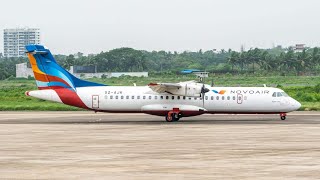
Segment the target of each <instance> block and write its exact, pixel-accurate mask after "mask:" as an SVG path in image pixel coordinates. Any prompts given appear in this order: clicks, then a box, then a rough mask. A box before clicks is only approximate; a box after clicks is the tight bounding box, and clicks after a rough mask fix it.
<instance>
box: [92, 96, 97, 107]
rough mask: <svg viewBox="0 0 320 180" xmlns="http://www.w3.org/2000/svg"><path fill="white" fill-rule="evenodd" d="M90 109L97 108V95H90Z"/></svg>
mask: <svg viewBox="0 0 320 180" xmlns="http://www.w3.org/2000/svg"><path fill="white" fill-rule="evenodd" d="M92 109H99V95H92Z"/></svg>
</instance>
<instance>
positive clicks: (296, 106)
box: [293, 100, 301, 111]
mask: <svg viewBox="0 0 320 180" xmlns="http://www.w3.org/2000/svg"><path fill="white" fill-rule="evenodd" d="M300 107H301V103H299V102H298V101H296V100H293V108H294V111H296V110H298V109H300Z"/></svg>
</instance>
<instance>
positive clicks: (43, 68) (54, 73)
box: [26, 45, 105, 91]
mask: <svg viewBox="0 0 320 180" xmlns="http://www.w3.org/2000/svg"><path fill="white" fill-rule="evenodd" d="M26 49H27V54H28V58H29V60H30V64H31V67H32V71H33V73H34V77H35V79H36V83H37V86H38V88H39V89H58V88H68V89H71V90H74V91H75V90H76V88H77V87H87V86H105V85H103V84H98V83H93V82H88V81H84V80H81V79H78V78H76V77H75V76H73V75H72V74H71V73H69V72H68V71H66V70H65V69H64V68H62V67H61V66H59V64H58V63H57V62H56V60H55V59H54V57H53V56H52V54H51V53H50V51H49V49H46V48H45V47H44V46H41V45H27V46H26Z"/></svg>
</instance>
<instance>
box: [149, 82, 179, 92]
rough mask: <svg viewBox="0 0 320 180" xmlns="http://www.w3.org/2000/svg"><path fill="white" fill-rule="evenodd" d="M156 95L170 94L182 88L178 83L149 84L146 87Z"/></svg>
mask: <svg viewBox="0 0 320 180" xmlns="http://www.w3.org/2000/svg"><path fill="white" fill-rule="evenodd" d="M148 86H149V87H150V88H151V89H152V90H153V91H155V92H157V93H164V92H169V93H170V92H171V91H174V90H178V89H180V88H181V87H182V86H181V85H180V84H178V83H150V84H149V85H148Z"/></svg>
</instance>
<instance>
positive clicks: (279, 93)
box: [272, 92, 289, 97]
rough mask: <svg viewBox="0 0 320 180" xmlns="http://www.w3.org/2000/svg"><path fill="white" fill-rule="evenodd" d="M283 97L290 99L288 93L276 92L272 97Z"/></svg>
mask: <svg viewBox="0 0 320 180" xmlns="http://www.w3.org/2000/svg"><path fill="white" fill-rule="evenodd" d="M282 96H284V97H289V95H288V94H287V93H285V92H274V93H273V94H272V97H282Z"/></svg>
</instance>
